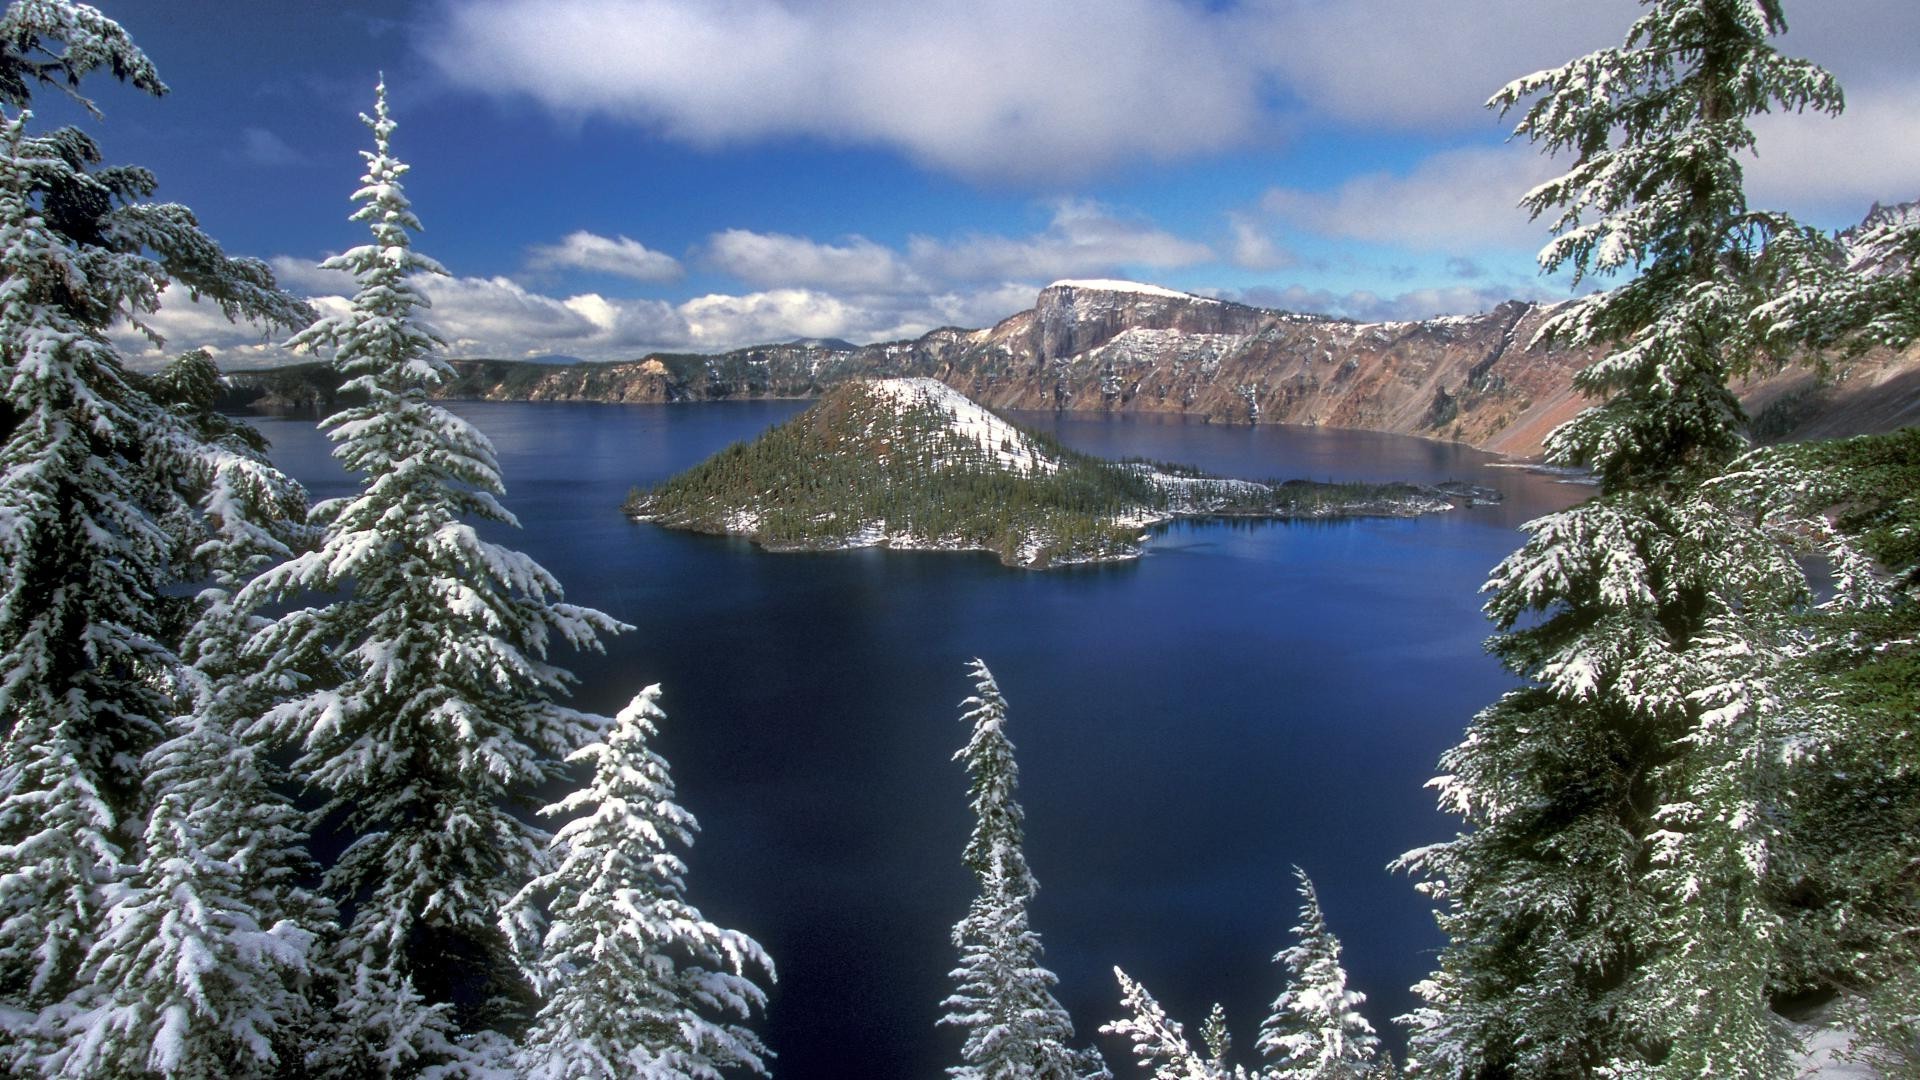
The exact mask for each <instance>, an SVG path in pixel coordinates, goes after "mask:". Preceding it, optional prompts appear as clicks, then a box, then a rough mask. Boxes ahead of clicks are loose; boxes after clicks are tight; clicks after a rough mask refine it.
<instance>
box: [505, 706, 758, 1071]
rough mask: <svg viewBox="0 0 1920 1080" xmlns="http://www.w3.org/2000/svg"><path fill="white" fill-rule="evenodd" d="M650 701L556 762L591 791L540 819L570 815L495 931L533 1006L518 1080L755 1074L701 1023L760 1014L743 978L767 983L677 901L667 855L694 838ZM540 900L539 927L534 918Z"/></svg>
mask: <svg viewBox="0 0 1920 1080" xmlns="http://www.w3.org/2000/svg"><path fill="white" fill-rule="evenodd" d="M659 699H660V688H659V687H658V686H649V687H647V688H646V689H645V690H643V691H641V693H640V695H639V696H638V697H636V698H634V699H633V703H632V704H630V705H628V706H627V707H626V709H624V710H622V711H621V713H620V715H619V716H617V717H615V718H614V722H613V730H612V731H611V732H609V733H608V734H607V736H606V738H605V740H604V741H602V742H596V743H591V744H589V745H587V746H584V747H582V748H580V749H579V750H576V751H574V752H573V754H572V755H571V756H570V757H569V758H568V761H570V762H575V763H585V764H591V765H592V766H593V778H592V779H591V780H590V781H589V782H588V783H587V786H586V787H584V788H581V789H580V790H578V791H576V792H574V793H573V794H572V795H570V796H568V797H567V798H566V799H564V800H562V801H561V802H559V803H556V804H554V805H552V806H549V807H547V808H546V810H545V811H544V812H545V813H546V814H547V815H549V816H557V815H567V814H575V815H578V816H576V817H574V818H573V819H572V820H571V821H569V822H568V823H567V824H566V825H564V826H562V827H561V829H560V831H559V832H558V833H556V834H555V836H554V838H553V844H552V847H551V852H552V866H553V868H552V869H551V870H549V871H548V872H546V873H544V874H542V875H540V876H539V877H537V878H535V879H534V880H533V881H532V882H530V883H528V885H527V887H526V888H525V889H523V890H522V891H521V893H520V895H519V896H518V897H516V898H515V900H514V903H513V905H512V906H511V908H510V909H509V912H508V917H507V918H506V919H505V920H503V927H504V928H505V929H506V930H507V932H508V934H509V936H510V937H511V938H512V939H513V941H514V943H515V945H516V947H517V948H518V949H519V951H520V953H521V956H522V960H521V963H522V965H523V968H524V970H525V971H526V974H527V977H528V979H529V981H531V982H532V984H533V986H534V988H535V990H536V991H537V992H538V993H539V994H540V996H541V999H542V1001H541V1006H540V1012H539V1015H538V1016H536V1017H535V1019H534V1024H533V1028H532V1030H531V1031H529V1032H528V1033H527V1036H526V1038H525V1040H524V1046H523V1048H522V1050H521V1052H520V1055H519V1058H518V1069H519V1073H518V1075H520V1076H523V1077H526V1078H527V1080H613V1078H617V1077H628V1076H649V1077H661V1078H662V1080H665V1078H670V1077H685V1078H690V1080H692V1078H697V1080H708V1078H712V1080H718V1077H719V1076H720V1073H721V1070H723V1069H730V1068H735V1067H740V1068H747V1069H751V1070H752V1071H754V1072H757V1073H765V1072H766V1071H767V1069H766V1064H765V1062H764V1060H763V1059H764V1058H765V1057H767V1056H769V1055H768V1053H767V1049H766V1047H765V1046H763V1045H762V1044H761V1042H760V1040H759V1038H758V1037H757V1036H755V1035H754V1034H753V1032H751V1031H749V1030H747V1029H746V1028H745V1027H743V1026H741V1025H739V1024H735V1023H730V1022H726V1021H716V1020H713V1019H710V1018H709V1016H710V1015H711V1014H714V1013H720V1014H729V1013H730V1014H733V1015H735V1016H738V1017H740V1018H741V1019H745V1018H747V1017H748V1016H749V1015H751V1013H752V1011H753V1010H754V1009H757V1008H764V1007H765V1005H766V996H765V994H764V993H762V991H761V989H760V987H759V986H757V985H755V983H754V980H753V979H752V977H750V976H749V975H748V969H749V968H759V969H761V970H763V971H765V972H766V973H767V977H768V978H769V979H771V978H772V977H773V963H772V961H770V960H768V959H767V955H766V953H765V952H764V951H763V950H762V949H761V948H760V946H759V944H758V943H757V942H755V941H754V940H753V939H752V938H750V937H748V936H747V935H745V934H742V933H740V932H738V931H734V930H725V929H722V928H720V927H718V926H715V925H714V924H713V923H710V922H708V921H707V920H706V919H705V918H703V917H702V916H701V914H700V912H699V910H698V909H696V908H694V907H693V906H692V905H691V904H689V903H687V901H686V897H685V888H686V886H685V877H686V864H685V863H683V862H682V861H681V859H680V857H679V856H678V855H676V854H675V853H674V852H673V850H672V848H673V847H676V846H678V847H685V846H688V845H691V844H692V843H693V833H694V830H695V829H696V828H697V825H696V823H695V821H694V819H693V815H692V814H690V813H688V812H687V811H686V810H684V809H682V808H681V807H680V805H679V804H678V803H676V802H674V787H673V779H672V777H671V776H669V775H668V772H667V762H666V760H665V759H664V758H662V757H661V756H660V755H659V754H657V753H655V752H654V751H653V750H652V749H651V748H650V747H649V746H648V745H647V743H648V740H650V739H651V738H652V737H653V736H654V735H655V734H656V733H657V725H658V723H659V721H661V720H663V719H665V714H663V713H662V712H661V711H660V706H659ZM542 899H544V900H545V902H546V903H545V907H546V910H547V912H548V913H549V916H550V918H549V919H542V918H540V917H539V912H540V907H539V906H538V904H539V901H540V900H542ZM543 924H544V926H543Z"/></svg>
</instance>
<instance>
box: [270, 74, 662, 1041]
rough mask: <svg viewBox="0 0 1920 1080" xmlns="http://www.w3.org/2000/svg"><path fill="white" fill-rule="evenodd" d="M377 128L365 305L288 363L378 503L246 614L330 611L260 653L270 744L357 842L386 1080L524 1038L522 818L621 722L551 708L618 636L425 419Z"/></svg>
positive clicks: (538, 856)
mask: <svg viewBox="0 0 1920 1080" xmlns="http://www.w3.org/2000/svg"><path fill="white" fill-rule="evenodd" d="M362 119H363V120H364V121H365V122H366V124H367V126H368V127H369V128H370V129H371V130H372V132H373V139H374V150H372V151H371V152H364V151H363V156H364V157H365V158H366V162H367V171H366V175H365V177H364V178H363V181H364V186H363V187H361V189H360V190H359V191H358V192H357V193H356V194H355V198H356V199H357V200H358V201H359V202H360V203H361V204H362V205H361V206H360V208H359V209H358V210H357V211H356V212H355V213H354V214H353V215H352V219H353V220H355V221H361V222H365V223H366V224H367V225H368V227H369V229H370V230H371V233H372V242H371V243H369V244H366V245H363V246H360V247H356V248H353V249H352V250H349V251H347V252H346V253H344V254H342V255H339V256H336V257H334V258H332V259H329V260H327V261H326V262H325V263H323V264H322V265H323V266H324V267H325V268H327V269H335V270H345V271H348V272H351V273H352V274H353V275H354V278H355V280H356V281H357V282H358V286H359V287H358V290H357V292H356V293H355V295H354V297H353V302H352V307H351V309H350V310H349V311H347V312H346V313H344V314H341V315H338V316H333V317H329V318H325V319H322V320H320V321H319V322H316V323H314V324H313V325H312V326H311V327H309V328H308V329H307V330H305V331H303V332H302V333H301V334H299V335H298V336H296V337H295V338H294V344H296V345H299V346H308V347H331V348H332V349H333V352H334V364H335V366H336V367H338V368H339V369H340V371H341V372H342V373H343V374H345V375H347V376H348V380H347V382H346V384H345V387H346V388H347V389H349V390H353V391H358V392H360V393H364V394H365V395H366V404H364V405H359V406H354V407H351V408H348V409H345V410H343V411H342V412H340V413H337V414H335V415H334V416H331V417H329V418H328V419H327V420H325V421H324V422H323V423H324V426H325V427H326V428H327V429H328V430H329V433H330V435H331V437H332V438H333V439H334V441H335V442H336V443H337V444H338V445H337V447H336V448H335V451H334V453H335V456H336V457H338V458H339V459H340V462H341V464H343V465H344V466H346V468H347V469H348V470H350V471H351V472H354V473H357V474H359V475H361V476H362V477H363V484H362V487H361V490H360V491H359V493H357V494H355V495H353V496H351V497H347V498H342V499H336V500H332V501H329V502H325V503H322V504H320V505H318V506H316V507H315V508H314V510H313V515H312V517H313V520H314V522H315V523H316V525H318V526H319V527H320V529H321V533H322V535H321V540H320V545H319V548H318V550H316V551H314V552H311V553H308V554H303V555H300V556H297V557H295V558H293V559H291V560H288V561H286V562H283V563H281V564H280V565H279V566H276V567H274V568H272V569H271V570H268V571H266V572H265V573H263V574H262V575H261V576H260V577H258V578H256V579H255V580H254V581H253V582H252V583H251V584H249V585H248V586H247V588H246V589H245V590H243V592H242V594H241V597H240V602H241V606H242V607H246V608H254V607H257V606H259V605H263V604H266V603H270V602H274V601H283V600H290V599H293V598H295V597H299V596H303V595H304V596H311V597H316V598H317V599H315V600H314V601H312V603H311V606H304V607H297V608H295V609H293V610H291V611H289V612H287V613H286V614H285V615H283V616H281V617H280V618H278V619H277V620H275V621H274V623H273V624H272V625H270V626H268V627H266V628H264V629H263V630H261V631H260V632H259V633H258V634H256V635H255V636H254V637H253V638H252V640H251V641H250V642H249V644H248V646H247V649H248V652H249V653H250V654H252V655H254V656H256V657H259V658H262V659H263V660H264V662H265V665H266V666H265V669H264V674H263V678H264V679H265V680H266V682H267V684H268V685H269V686H273V687H278V688H282V689H283V690H284V692H285V693H284V697H285V700H283V701H282V702H281V703H280V704H278V705H276V706H275V707H274V708H272V709H271V710H269V711H268V712H267V713H266V714H265V715H264V716H263V717H262V718H261V720H260V722H259V725H258V729H257V730H259V731H261V732H265V733H270V734H271V735H273V736H274V737H276V738H279V739H284V740H286V741H287V742H289V743H291V744H293V745H295V746H297V747H298V748H299V756H298V758H297V759H296V762H295V764H294V766H293V768H294V771H295V773H296V775H297V776H298V777H299V779H301V780H302V781H303V782H305V783H307V784H310V785H312V786H313V787H315V788H317V789H319V790H320V791H321V792H323V793H324V794H325V795H326V798H327V802H326V804H325V812H326V814H327V816H328V818H329V820H330V821H331V823H332V825H333V827H335V828H339V829H342V830H344V831H346V832H347V833H348V834H350V835H351V837H352V839H351V842H350V843H349V844H348V846H347V848H346V850H345V851H344V852H343V853H342V854H341V856H340V858H339V859H338V861H337V862H335V863H334V865H332V866H331V867H329V868H328V870H327V874H326V878H325V890H326V892H327V894H328V895H329V896H330V897H332V898H335V899H336V900H337V902H338V903H339V904H340V905H341V907H342V909H343V913H344V914H346V916H347V918H348V921H347V924H346V926H345V929H344V931H343V935H342V943H341V946H340V948H339V950H338V953H337V961H338V963H339V965H340V967H341V969H342V978H343V982H342V986H341V989H340V995H341V996H340V1002H341V1004H340V1008H339V1010H338V1012H337V1016H336V1020H337V1022H338V1023H339V1024H340V1025H341V1029H342V1039H343V1041H342V1042H341V1043H340V1044H339V1045H337V1046H336V1047H334V1054H333V1056H332V1058H331V1059H330V1060H331V1062H332V1065H331V1067H332V1068H334V1069H335V1070H336V1071H338V1072H340V1073H343V1074H347V1075H353V1076H380V1075H393V1074H395V1073H403V1072H405V1071H407V1070H411V1069H418V1068H422V1067H426V1066H431V1065H433V1064H435V1063H437V1062H438V1063H444V1062H450V1061H453V1060H455V1059H457V1058H459V1057H460V1056H461V1054H460V1048H459V1047H458V1046H457V1045H456V1044H455V1042H454V1040H455V1039H456V1037H457V1036H458V1035H459V1034H460V1033H462V1032H468V1033H473V1032H480V1031H484V1030H488V1029H491V1028H494V1027H496V1026H500V1025H507V1026H511V1025H513V1024H515V1023H517V1022H518V1019H517V1018H520V1017H523V1016H524V1012H525V1010H526V1008H527V1006H528V1005H529V1003H530V1002H529V993H528V991H527V988H526V986H525V983H524V982H523V981H522V980H521V978H520V976H519V973H518V970H517V968H516V967H515V965H514V963H513V959H512V956H511V951H510V949H509V948H508V945H507V942H506V940H505V938H504V936H503V935H502V934H501V933H500V930H499V927H498V919H499V916H500V913H501V911H502V909H503V908H504V906H505V904H506V902H507V901H508V900H509V899H510V898H511V897H512V896H513V895H514V894H515V892H517V891H518V890H519V888H520V887H521V886H522V885H523V884H525V883H526V882H527V881H528V880H530V879H531V878H532V877H533V876H534V874H535V873H537V872H539V870H541V869H542V867H543V848H544V846H545V844H546V841H547V836H546V834H545V833H544V832H543V831H542V830H540V829H538V828H537V827H535V826H533V825H531V824H529V823H528V822H526V821H525V820H523V818H522V816H521V815H520V814H519V813H517V812H516V811H519V810H521V809H523V808H524V809H530V807H529V806H528V802H529V800H530V798H531V792H532V790H533V789H534V787H535V786H536V785H538V784H541V783H543V782H545V781H548V780H551V779H553V778H555V777H557V776H558V775H559V774H560V769H561V765H560V762H561V759H562V758H563V757H564V756H565V755H566V754H567V753H569V752H571V751H572V750H573V749H574V748H576V747H578V746H580V745H583V744H584V743H586V742H588V741H589V740H590V739H591V738H592V737H593V736H594V734H595V733H596V732H597V730H598V729H599V727H600V726H601V725H602V724H604V723H605V721H604V720H602V719H599V718H595V717H591V716H588V715H586V714H583V713H581V712H578V711H576V710H574V709H570V708H567V707H565V706H564V705H562V704H560V703H559V698H561V697H562V696H563V695H564V694H565V693H566V692H567V689H568V685H569V683H570V681H571V677H570V676H569V675H568V674H567V673H566V672H565V671H564V670H562V669H561V668H559V667H557V666H555V665H554V664H552V663H550V662H549V661H548V659H547V653H548V650H549V649H550V648H551V647H552V646H554V645H555V644H556V643H557V642H565V643H568V644H571V645H573V646H574V647H576V648H597V647H598V642H599V635H601V634H604V633H612V632H616V631H619V630H621V629H624V627H623V626H622V625H621V624H619V623H617V622H615V621H614V620H613V619H610V618H608V617H607V616H605V615H603V614H601V613H599V612H597V611H593V610H591V609H587V608H582V607H577V606H573V605H569V604H565V603H563V602H562V601H561V589H560V586H559V583H558V582H556V581H555V580H554V578H553V577H552V575H550V574H548V573H547V571H546V570H544V569H543V568H541V567H540V566H539V565H538V564H537V563H536V562H534V561H533V560H532V559H530V558H528V557H527V556H526V555H524V554H522V553H520V552H517V551H513V550H511V549H509V548H506V547H503V546H501V545H498V544H494V543H490V542H488V541H485V540H482V539H481V538H480V536H479V534H478V533H477V532H476V531H475V529H474V526H473V525H472V524H470V523H469V519H482V520H489V521H496V522H505V523H509V524H511V523H513V516H512V515H511V514H510V513H508V512H507V510H506V509H505V508H504V507H502V506H501V505H500V502H499V501H498V498H497V496H498V494H499V493H500V492H501V491H502V484H501V480H500V473H499V468H498V466H497V464H496V461H495V458H494V452H493V447H492V445H491V444H490V443H489V442H488V441H487V439H486V437H485V436H484V435H482V434H481V433H480V432H479V431H477V430H476V429H475V428H473V426H472V425H470V424H468V423H467V422H466V421H464V420H462V419H460V418H459V417H457V416H455V415H453V414H452V413H450V412H448V411H447V410H445V409H443V408H441V407H439V406H437V405H435V404H433V403H432V402H431V401H430V400H429V399H428V393H427V391H428V388H429V387H431V386H432V385H433V384H435V383H437V382H439V381H440V380H441V379H443V378H445V377H446V376H447V374H448V373H449V371H450V369H449V368H448V366H447V364H446V361H445V360H443V359H441V358H440V357H439V356H437V355H436V353H435V349H436V347H437V346H438V345H439V341H438V339H436V338H435V337H434V335H433V334H432V332H431V331H429V330H428V329H427V328H426V327H424V326H423V325H422V324H421V322H420V316H419V311H420V309H421V308H423V307H425V306H426V303H427V301H426V298H425V297H424V296H423V295H422V294H421V293H420V292H419V290H418V289H417V288H416V287H415V286H414V284H413V283H412V281H411V280H410V277H411V275H414V274H418V273H427V274H432V273H444V272H445V271H443V270H442V269H441V268H440V267H439V266H438V264H436V263H435V262H433V260H431V259H428V258H426V257H425V256H422V255H420V254H419V253H417V252H415V251H414V250H413V248H412V244H411V239H410V233H411V232H412V231H414V230H417V229H418V228H419V221H418V219H417V218H415V216H414V214H413V211H412V210H411V209H410V208H409V206H408V202H407V198H406V195H405V192H404V189H403V187H402V185H401V178H402V176H403V174H404V173H405V172H406V166H405V165H404V164H402V163H401V162H400V161H398V160H397V159H395V158H394V157H393V155H392V153H391V147H390V139H391V137H392V135H393V132H394V128H395V124H394V121H393V119H392V117H391V116H390V115H389V113H388V111H387V101H386V88H385V84H384V82H383V83H382V84H381V85H380V88H379V89H378V90H377V92H376V103H375V107H374V115H373V116H371V117H367V116H363V117H362Z"/></svg>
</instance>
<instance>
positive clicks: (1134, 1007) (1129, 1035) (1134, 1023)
mask: <svg viewBox="0 0 1920 1080" xmlns="http://www.w3.org/2000/svg"><path fill="white" fill-rule="evenodd" d="M1113 977H1114V978H1115V979H1117V980H1119V982H1120V1004H1121V1005H1123V1006H1125V1007H1126V1010H1127V1012H1128V1014H1129V1015H1128V1016H1126V1017H1124V1018H1122V1019H1119V1020H1115V1021H1113V1022H1112V1023H1110V1024H1102V1025H1100V1033H1101V1034H1103V1035H1121V1036H1124V1037H1125V1038H1126V1039H1127V1041H1128V1042H1130V1043H1132V1044H1133V1054H1134V1058H1135V1059H1136V1060H1137V1061H1138V1062H1139V1064H1140V1067H1141V1068H1142V1069H1147V1070H1150V1073H1149V1075H1151V1076H1152V1077H1153V1080H1255V1078H1253V1077H1251V1076H1249V1074H1248V1073H1247V1071H1246V1070H1245V1069H1243V1068H1240V1067H1239V1066H1237V1065H1236V1066H1231V1067H1229V1066H1228V1065H1227V1062H1226V1056H1227V1039H1226V1022H1225V1020H1223V1019H1221V1014H1220V1006H1218V1005H1215V1006H1214V1007H1213V1012H1212V1013H1211V1014H1209V1015H1208V1017H1207V1028H1206V1042H1207V1054H1208V1056H1207V1057H1202V1056H1201V1055H1200V1054H1199V1052H1197V1051H1196V1050H1194V1048H1193V1044H1191V1043H1189V1042H1187V1036H1186V1032H1185V1031H1184V1030H1183V1029H1182V1028H1181V1026H1180V1022H1179V1021H1177V1020H1174V1019H1172V1018H1170V1017H1168V1016H1167V1010H1166V1009H1164V1008H1162V1007H1161V1005H1160V1003H1159V1002H1158V1001H1155V1000H1154V998H1153V995H1152V994H1150V993H1148V992H1147V988H1146V987H1144V986H1141V985H1140V984H1139V983H1138V982H1135V981H1134V980H1133V978H1132V977H1131V976H1129V975H1128V974H1127V973H1126V972H1124V971H1122V970H1120V969H1119V968H1114V969H1113Z"/></svg>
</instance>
